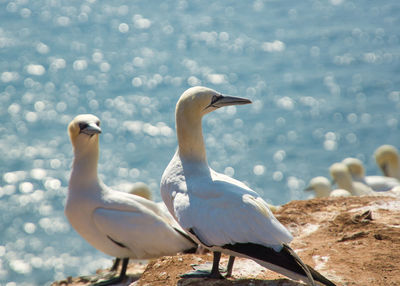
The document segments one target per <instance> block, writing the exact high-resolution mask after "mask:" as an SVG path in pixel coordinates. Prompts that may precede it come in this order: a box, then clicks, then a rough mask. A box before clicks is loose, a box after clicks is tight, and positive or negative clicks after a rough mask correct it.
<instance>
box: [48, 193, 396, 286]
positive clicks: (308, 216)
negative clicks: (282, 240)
mask: <svg viewBox="0 0 400 286" xmlns="http://www.w3.org/2000/svg"><path fill="white" fill-rule="evenodd" d="M275 215H276V217H277V218H278V219H279V220H280V221H281V222H282V223H283V224H284V225H285V226H286V227H287V228H289V229H290V231H291V232H292V234H293V236H294V240H293V242H292V243H291V244H290V245H291V247H292V248H293V249H295V251H296V252H297V253H298V254H299V256H300V257H301V258H302V260H303V261H304V262H306V263H307V264H309V265H311V266H312V267H314V268H315V269H316V270H318V271H319V272H321V273H322V274H323V275H325V276H326V277H327V278H329V279H330V280H332V281H334V282H335V283H336V284H337V285H393V286H394V285H400V199H398V198H392V197H347V198H323V199H312V200H304V201H292V202H290V203H288V204H286V205H283V206H282V207H281V208H280V209H279V210H278V211H277V212H276V213H275ZM211 261H212V255H211V254H210V253H206V254H183V255H177V256H167V257H163V258H160V259H156V260H152V261H149V262H148V263H147V264H143V263H136V262H135V261H132V262H131V263H130V265H129V268H128V271H127V273H128V275H129V277H128V279H126V280H125V281H124V282H123V283H120V284H118V285H120V286H126V285H131V286H133V285H135V286H136V285H160V286H161V285H163V286H164V285H191V286H192V285H193V286H194V285H270V286H272V285H288V286H294V285H303V284H301V283H296V282H293V281H291V280H289V279H286V278H285V277H284V276H281V275H279V274H276V273H274V272H272V271H269V270H267V269H265V268H263V267H261V266H259V265H258V264H256V263H254V262H253V261H251V260H247V259H242V258H237V260H236V261H235V266H234V270H233V277H231V278H229V279H225V280H211V279H183V278H180V274H183V273H186V272H188V271H190V270H191V266H190V265H191V264H202V263H205V262H211ZM221 262H222V263H221V264H224V263H226V262H227V257H223V259H222V260H221ZM103 271H105V270H99V272H103ZM90 283H91V282H90V277H76V278H71V277H69V278H68V279H66V280H63V281H57V282H54V283H53V284H52V285H54V286H56V285H90Z"/></svg>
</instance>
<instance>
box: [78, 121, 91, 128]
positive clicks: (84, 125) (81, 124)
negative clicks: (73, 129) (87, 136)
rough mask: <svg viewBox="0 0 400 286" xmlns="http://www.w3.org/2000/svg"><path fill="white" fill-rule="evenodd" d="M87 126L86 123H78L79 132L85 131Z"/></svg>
mask: <svg viewBox="0 0 400 286" xmlns="http://www.w3.org/2000/svg"><path fill="white" fill-rule="evenodd" d="M88 126H89V124H87V123H84V122H80V123H79V129H80V130H83V129H85V128H87V127H88Z"/></svg>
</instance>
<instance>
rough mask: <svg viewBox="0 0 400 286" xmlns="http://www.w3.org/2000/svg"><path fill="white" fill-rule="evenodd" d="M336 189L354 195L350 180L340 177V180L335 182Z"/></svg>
mask: <svg viewBox="0 0 400 286" xmlns="http://www.w3.org/2000/svg"><path fill="white" fill-rule="evenodd" d="M336 183H337V185H338V189H345V190H346V191H349V192H350V193H351V194H353V195H354V186H353V181H352V180H351V179H350V178H347V177H342V179H341V180H337V181H336Z"/></svg>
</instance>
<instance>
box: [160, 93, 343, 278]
mask: <svg viewBox="0 0 400 286" xmlns="http://www.w3.org/2000/svg"><path fill="white" fill-rule="evenodd" d="M248 103H251V101H250V100H248V99H244V98H239V97H231V96H224V95H222V94H220V93H218V92H216V91H214V90H212V89H209V88H206V87H193V88H190V89H188V90H186V91H185V92H184V93H183V94H182V96H181V97H180V99H179V101H178V103H177V105H176V112H175V117H176V132H177V136H178V150H177V151H176V153H175V155H174V156H173V158H172V160H171V162H170V163H169V165H168V166H167V168H166V169H165V171H164V174H163V176H162V179H161V195H162V198H163V200H164V202H165V204H166V206H167V208H168V210H169V211H170V212H171V214H172V215H173V216H174V218H175V219H176V220H177V221H178V222H179V224H180V225H181V226H182V228H183V229H184V230H186V231H187V233H188V234H189V235H190V236H191V237H192V238H193V239H194V240H195V241H197V242H198V243H200V244H201V245H203V246H204V247H206V248H208V249H210V250H211V251H213V253H214V261H213V266H212V270H211V273H207V274H206V276H207V277H212V278H222V276H221V274H220V272H219V269H218V265H219V260H220V256H221V252H223V253H226V254H228V255H230V260H229V262H228V273H227V275H228V276H229V275H230V274H231V271H232V266H233V261H234V257H235V256H241V257H245V258H250V259H252V260H254V261H255V262H257V263H259V264H260V265H262V266H264V267H267V268H269V269H271V270H273V271H276V272H278V273H281V274H283V275H285V276H287V277H289V278H291V279H294V280H301V281H305V282H307V283H309V285H315V282H314V279H315V280H316V281H320V282H321V283H323V284H325V285H335V284H333V283H332V282H330V281H329V280H328V279H326V278H325V277H323V276H322V275H321V274H319V273H318V272H316V271H315V270H314V269H312V268H311V267H309V266H307V265H305V264H304V263H303V262H302V261H301V259H300V258H299V257H298V256H297V254H296V253H295V252H294V251H293V250H292V249H291V248H290V247H289V246H288V243H289V242H290V241H291V240H292V235H291V234H290V232H289V231H288V230H287V229H286V228H285V227H284V226H283V225H282V224H281V223H280V222H279V221H278V220H277V219H276V218H275V217H274V215H273V214H272V212H271V211H270V209H269V208H268V205H267V203H266V202H265V201H264V200H263V199H262V198H261V197H260V196H259V195H258V194H257V193H256V192H254V191H253V190H251V189H250V188H248V187H247V186H246V185H245V184H243V183H242V182H240V181H237V180H235V179H233V178H231V177H229V176H226V175H224V174H221V173H217V172H216V171H214V170H213V169H211V168H210V167H209V165H208V163H207V158H206V149H205V145H204V140H203V134H202V117H203V116H204V115H205V114H207V113H209V112H211V111H214V110H216V109H218V108H220V107H223V106H228V105H240V104H248ZM200 276H202V275H200Z"/></svg>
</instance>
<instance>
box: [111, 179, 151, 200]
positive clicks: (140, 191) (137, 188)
mask: <svg viewBox="0 0 400 286" xmlns="http://www.w3.org/2000/svg"><path fill="white" fill-rule="evenodd" d="M114 188H115V189H116V190H118V191H124V192H127V193H130V194H132V195H137V196H139V197H142V198H145V199H148V200H151V199H152V198H153V195H152V193H151V190H150V187H149V186H148V185H147V184H146V183H144V182H136V183H122V184H119V185H116V186H114Z"/></svg>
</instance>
